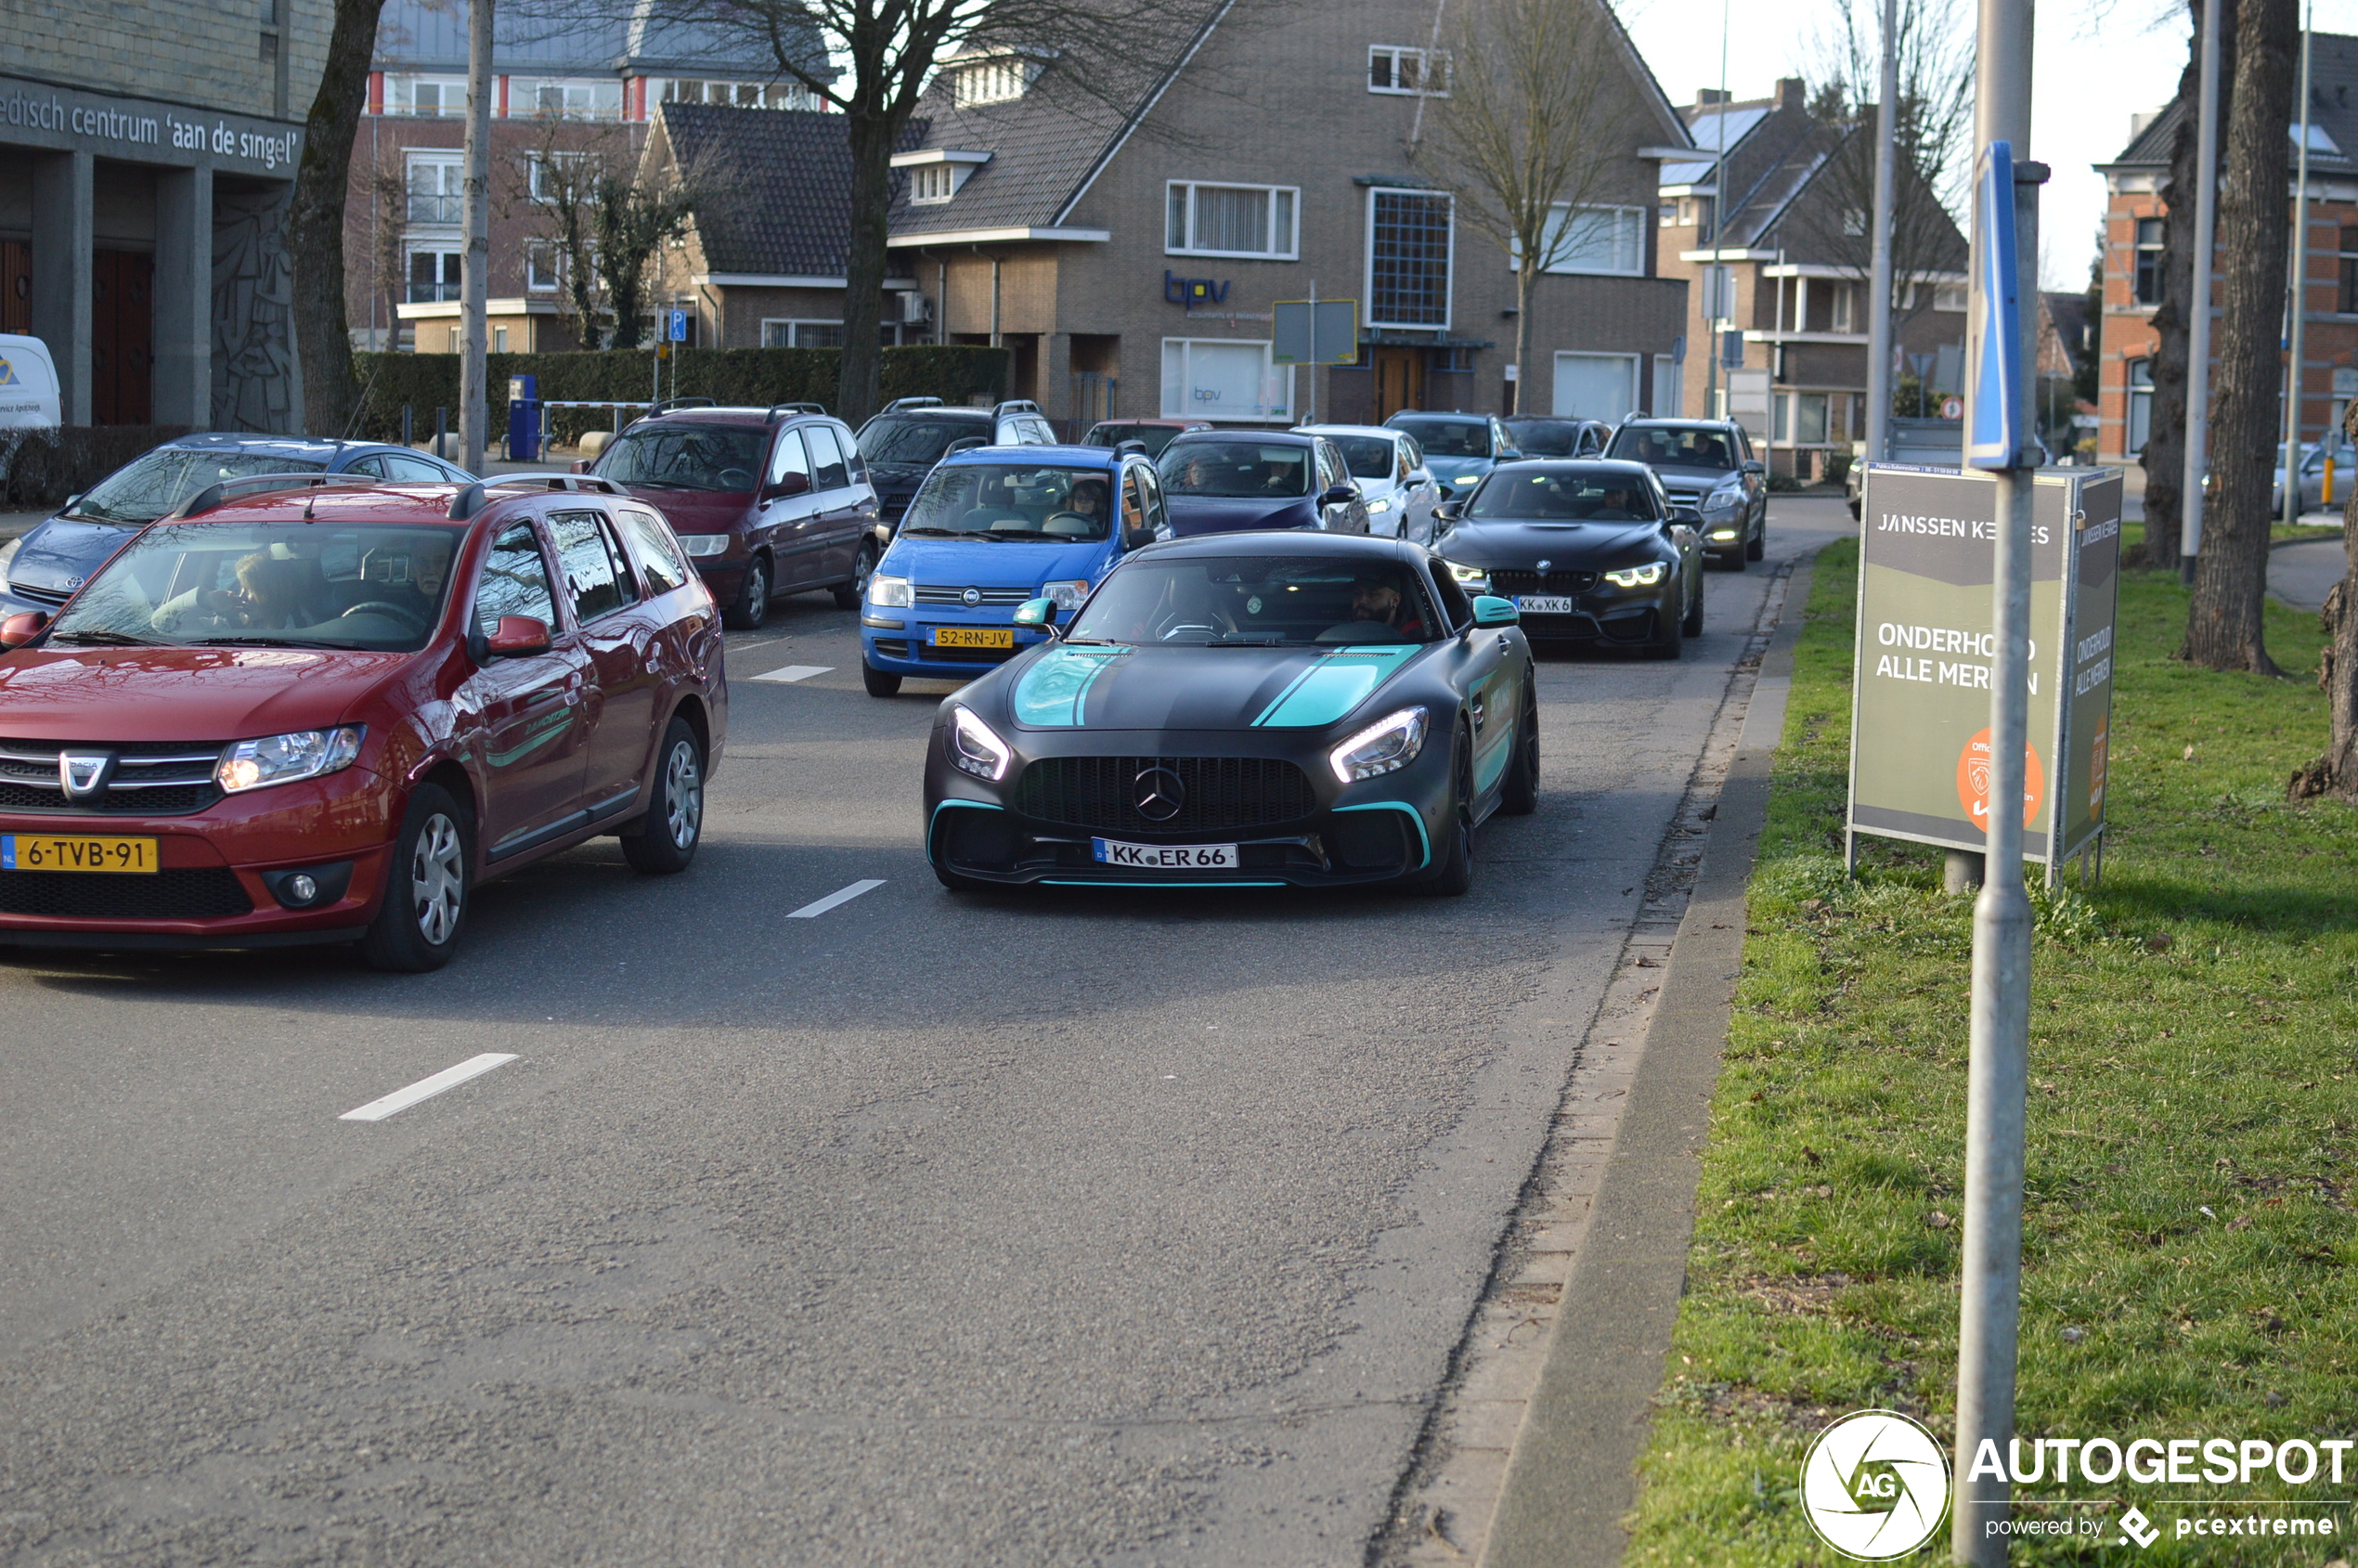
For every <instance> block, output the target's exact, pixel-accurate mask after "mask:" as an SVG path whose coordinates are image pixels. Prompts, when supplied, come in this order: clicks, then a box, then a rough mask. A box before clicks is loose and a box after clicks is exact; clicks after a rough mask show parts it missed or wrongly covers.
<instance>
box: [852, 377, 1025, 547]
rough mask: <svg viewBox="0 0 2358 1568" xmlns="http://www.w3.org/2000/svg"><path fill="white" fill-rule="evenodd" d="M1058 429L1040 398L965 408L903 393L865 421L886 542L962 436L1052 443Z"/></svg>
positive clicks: (864, 447)
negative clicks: (928, 476)
mask: <svg viewBox="0 0 2358 1568" xmlns="http://www.w3.org/2000/svg"><path fill="white" fill-rule="evenodd" d="M961 442H964V443H966V444H968V445H971V446H977V447H1047V446H1052V445H1054V444H1055V442H1056V430H1055V428H1054V427H1053V426H1051V425H1050V424H1049V423H1048V421H1047V419H1046V418H1045V417H1044V416H1043V414H1042V413H1041V412H1040V405H1039V404H1037V403H1031V402H1026V401H1022V400H1017V401H1012V402H1005V403H1000V404H997V405H995V406H993V407H991V408H960V407H959V406H957V405H956V404H952V403H944V402H943V401H942V400H941V399H940V398H939V397H902V398H898V399H896V400H895V401H893V402H892V403H890V404H887V406H886V408H885V410H884V412H882V413H880V414H877V415H875V417H874V418H872V419H870V420H869V421H868V422H867V423H866V424H863V425H862V426H861V427H860V456H861V457H862V459H864V460H866V462H867V464H868V481H869V483H870V484H872V485H874V486H875V487H876V508H877V512H876V515H877V521H878V523H879V524H880V525H881V526H882V532H881V533H880V535H879V536H878V538H879V540H880V542H889V541H890V539H891V538H892V530H893V529H895V528H897V527H899V526H900V514H901V513H902V512H906V511H907V510H908V509H909V498H910V497H912V496H913V495H915V494H916V493H917V486H919V485H920V484H922V483H924V481H925V477H926V474H927V473H931V472H932V470H933V465H934V464H936V463H938V462H939V461H940V460H941V458H942V454H943V453H945V452H947V451H949V450H950V448H951V447H953V446H956V445H958V444H959V443H961Z"/></svg>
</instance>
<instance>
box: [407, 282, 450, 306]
mask: <svg viewBox="0 0 2358 1568" xmlns="http://www.w3.org/2000/svg"><path fill="white" fill-rule="evenodd" d="M459 290H460V285H458V284H456V283H411V284H410V285H409V303H410V304H411V305H441V304H444V303H445V302H447V301H449V300H455V299H457V298H458V297H459Z"/></svg>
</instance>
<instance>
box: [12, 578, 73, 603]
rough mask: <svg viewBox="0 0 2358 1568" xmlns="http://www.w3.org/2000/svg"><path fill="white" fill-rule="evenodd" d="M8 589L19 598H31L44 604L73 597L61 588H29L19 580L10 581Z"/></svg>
mask: <svg viewBox="0 0 2358 1568" xmlns="http://www.w3.org/2000/svg"><path fill="white" fill-rule="evenodd" d="M8 591H9V592H11V593H13V594H15V595H16V596H17V597H18V598H19V599H31V600H34V601H37V602H38V603H43V604H62V603H65V602H66V601H67V600H68V599H70V598H71V597H72V595H71V593H69V592H68V591H67V590H64V589H61V588H28V587H26V586H25V585H24V584H23V583H19V582H12V583H10V584H9V585H8Z"/></svg>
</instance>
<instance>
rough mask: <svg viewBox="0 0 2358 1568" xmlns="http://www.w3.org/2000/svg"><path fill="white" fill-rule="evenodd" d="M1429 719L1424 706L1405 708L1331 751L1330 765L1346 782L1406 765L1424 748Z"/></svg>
mask: <svg viewBox="0 0 2358 1568" xmlns="http://www.w3.org/2000/svg"><path fill="white" fill-rule="evenodd" d="M1427 722H1428V720H1427V718H1426V715H1425V710H1424V709H1423V708H1421V707H1404V708H1402V709H1401V710H1400V711H1399V712H1398V713H1395V714H1393V715H1392V716H1391V717H1389V718H1386V719H1378V720H1376V722H1374V723H1373V724H1370V725H1368V726H1367V728H1366V729H1364V730H1362V731H1360V732H1358V733H1357V734H1355V735H1354V736H1352V737H1351V738H1350V739H1349V740H1347V741H1345V742H1343V743H1342V744H1341V745H1339V746H1337V747H1335V748H1334V750H1332V751H1330V752H1328V754H1327V762H1328V766H1329V767H1331V768H1333V769H1334V771H1335V777H1336V778H1338V779H1341V781H1342V782H1343V783H1344V784H1351V783H1353V782H1354V781H1355V780H1359V779H1372V778H1374V777H1376V776H1377V775H1379V774H1380V773H1389V772H1393V771H1396V770H1398V769H1401V768H1406V766H1408V764H1409V763H1411V762H1414V761H1415V760H1416V759H1417V753H1419V752H1420V751H1422V750H1424V748H1425V728H1426V724H1427Z"/></svg>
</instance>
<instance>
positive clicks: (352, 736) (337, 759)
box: [213, 724, 362, 795]
mask: <svg viewBox="0 0 2358 1568" xmlns="http://www.w3.org/2000/svg"><path fill="white" fill-rule="evenodd" d="M361 728H362V727H361V726H360V725H357V724H346V725H344V726H343V727H342V728H341V729H335V730H297V731H296V732H294V733H292V734H291V735H272V736H270V737H269V738H267V739H266V740H259V741H240V742H239V743H238V744H237V745H233V746H231V747H229V749H228V750H227V751H225V752H223V753H222V754H221V760H220V761H218V762H216V763H214V767H213V782H214V784H219V785H220V786H221V792H222V793H223V794H224V795H236V794H238V793H240V791H242V790H249V789H260V788H261V787H262V786H263V785H265V784H292V783H294V782H295V780H297V779H316V778H318V777H320V776H321V775H323V774H327V773H334V772H340V771H343V769H346V768H349V767H351V766H352V759H353V758H356V757H357V756H359V755H360V734H361Z"/></svg>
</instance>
